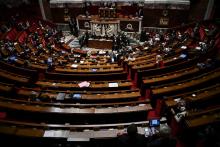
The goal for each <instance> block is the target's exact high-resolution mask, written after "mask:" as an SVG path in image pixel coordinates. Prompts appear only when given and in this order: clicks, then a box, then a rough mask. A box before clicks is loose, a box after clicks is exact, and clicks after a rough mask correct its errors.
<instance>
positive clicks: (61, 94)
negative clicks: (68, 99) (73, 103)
mask: <svg viewBox="0 0 220 147" xmlns="http://www.w3.org/2000/svg"><path fill="white" fill-rule="evenodd" d="M65 95H66V94H65V93H62V92H60V93H58V95H57V97H56V100H64V98H65Z"/></svg>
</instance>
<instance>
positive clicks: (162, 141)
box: [147, 125, 176, 147]
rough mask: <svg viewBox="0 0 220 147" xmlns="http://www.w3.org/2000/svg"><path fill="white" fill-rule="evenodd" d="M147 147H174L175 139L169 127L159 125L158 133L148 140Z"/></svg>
mask: <svg viewBox="0 0 220 147" xmlns="http://www.w3.org/2000/svg"><path fill="white" fill-rule="evenodd" d="M147 147H176V139H175V138H173V137H172V136H171V129H170V127H169V126H167V125H161V126H160V130H159V133H158V134H156V135H155V136H152V137H151V138H149V140H148V144H147Z"/></svg>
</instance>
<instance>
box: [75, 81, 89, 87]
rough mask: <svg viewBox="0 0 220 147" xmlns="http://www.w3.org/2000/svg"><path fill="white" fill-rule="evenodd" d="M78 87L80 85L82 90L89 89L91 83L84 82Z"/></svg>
mask: <svg viewBox="0 0 220 147" xmlns="http://www.w3.org/2000/svg"><path fill="white" fill-rule="evenodd" d="M78 85H79V87H80V88H82V87H89V85H90V83H89V82H87V81H84V82H81V83H79V84H78Z"/></svg>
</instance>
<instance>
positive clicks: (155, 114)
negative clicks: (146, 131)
mask: <svg viewBox="0 0 220 147" xmlns="http://www.w3.org/2000/svg"><path fill="white" fill-rule="evenodd" d="M161 108H162V100H160V99H158V100H157V104H156V108H155V109H153V110H150V111H149V112H148V116H147V119H148V120H150V119H155V118H160V117H161Z"/></svg>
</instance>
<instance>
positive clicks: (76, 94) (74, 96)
mask: <svg viewBox="0 0 220 147" xmlns="http://www.w3.org/2000/svg"><path fill="white" fill-rule="evenodd" d="M72 98H73V99H80V98H81V94H79V93H74V94H73V96H72Z"/></svg>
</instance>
